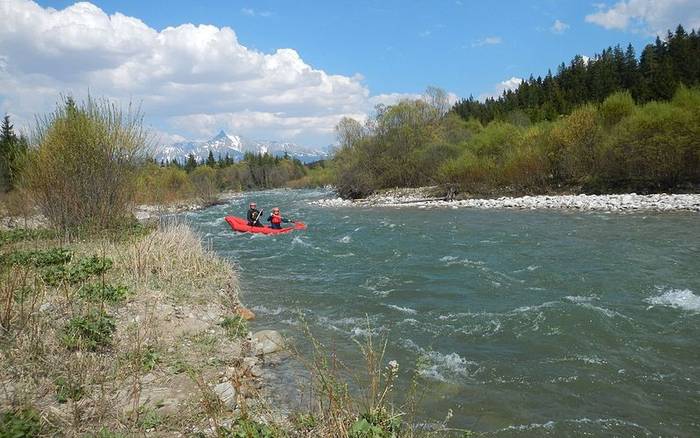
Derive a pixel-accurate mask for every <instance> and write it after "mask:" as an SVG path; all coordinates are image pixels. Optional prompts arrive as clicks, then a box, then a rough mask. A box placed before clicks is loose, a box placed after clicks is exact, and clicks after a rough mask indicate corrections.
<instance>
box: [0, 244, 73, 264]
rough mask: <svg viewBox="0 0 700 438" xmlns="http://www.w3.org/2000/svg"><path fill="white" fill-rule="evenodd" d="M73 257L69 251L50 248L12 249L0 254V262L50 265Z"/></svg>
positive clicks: (67, 260) (62, 262) (65, 261)
mask: <svg viewBox="0 0 700 438" xmlns="http://www.w3.org/2000/svg"><path fill="white" fill-rule="evenodd" d="M72 257H73V253H72V252H71V251H68V250H65V249H62V248H51V249H47V250H39V251H14V252H11V253H9V254H5V255H2V256H0V264H5V265H22V266H34V267H42V266H51V265H62V264H64V263H68V262H69V261H70V259H71V258H72Z"/></svg>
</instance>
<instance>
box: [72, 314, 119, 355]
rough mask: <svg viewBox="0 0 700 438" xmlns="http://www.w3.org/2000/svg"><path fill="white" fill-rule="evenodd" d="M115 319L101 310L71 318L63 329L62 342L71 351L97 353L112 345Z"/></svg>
mask: <svg viewBox="0 0 700 438" xmlns="http://www.w3.org/2000/svg"><path fill="white" fill-rule="evenodd" d="M115 329H116V325H115V323H114V318H113V317H112V316H110V315H108V314H107V313H106V312H104V311H101V310H91V311H89V312H88V313H87V314H85V315H80V316H75V317H73V318H71V319H70V320H69V321H68V322H67V323H66V325H65V327H64V328H63V332H62V334H61V342H62V343H63V345H64V346H65V347H66V348H68V349H70V350H88V351H96V350H98V349H99V348H102V347H107V346H109V345H111V343H112V334H113V333H114V330H115Z"/></svg>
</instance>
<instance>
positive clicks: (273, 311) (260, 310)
mask: <svg viewBox="0 0 700 438" xmlns="http://www.w3.org/2000/svg"><path fill="white" fill-rule="evenodd" d="M252 310H254V311H255V312H257V313H262V314H265V315H279V314H280V313H282V312H284V309H283V308H281V307H277V308H276V309H268V308H267V307H265V306H262V305H259V306H254V307H253V308H252Z"/></svg>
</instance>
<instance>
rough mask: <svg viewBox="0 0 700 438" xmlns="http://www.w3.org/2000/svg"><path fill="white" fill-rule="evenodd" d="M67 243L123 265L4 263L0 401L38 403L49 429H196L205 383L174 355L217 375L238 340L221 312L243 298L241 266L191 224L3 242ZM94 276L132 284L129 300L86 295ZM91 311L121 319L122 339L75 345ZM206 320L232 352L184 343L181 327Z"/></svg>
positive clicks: (34, 246)
mask: <svg viewBox="0 0 700 438" xmlns="http://www.w3.org/2000/svg"><path fill="white" fill-rule="evenodd" d="M62 237H63V236H62ZM56 246H62V247H64V248H67V249H69V250H70V251H72V252H73V260H72V261H71V262H70V263H69V264H68V265H66V266H69V267H75V266H78V265H79V261H80V260H83V258H85V257H89V256H98V257H99V259H110V260H112V261H113V267H112V268H111V269H109V270H107V271H106V272H103V273H100V274H97V275H94V276H93V277H91V278H90V279H88V280H84V281H81V282H78V283H75V284H72V283H70V282H69V281H61V282H59V283H58V284H57V285H53V286H52V285H49V284H47V283H46V282H45V281H44V274H43V273H44V271H43V270H42V269H43V268H35V267H33V266H17V265H15V266H6V265H5V266H3V265H2V264H1V263H0V363H1V364H2V366H1V367H0V410H1V411H8V410H9V411H17V412H19V410H20V409H21V408H23V407H31V408H32V409H35V410H37V411H38V412H39V415H40V418H41V425H42V426H41V434H46V435H51V434H53V433H55V432H56V431H60V432H61V433H62V434H67V435H82V434H84V433H91V432H92V433H94V432H97V431H98V430H99V429H101V428H102V427H106V428H107V429H108V430H116V431H122V432H130V433H143V432H144V431H145V430H148V429H155V430H162V431H166V430H190V431H192V430H193V429H192V428H193V427H196V425H197V424H198V422H199V421H205V418H206V413H205V412H204V411H203V409H202V406H201V404H199V403H198V401H197V400H198V398H199V394H198V392H197V391H196V385H194V383H193V382H192V380H191V379H189V378H187V377H186V375H184V374H178V373H179V371H177V372H176V371H172V369H173V362H174V360H175V358H176V357H177V358H178V359H179V360H180V361H183V362H184V363H185V365H184V366H185V367H187V368H188V369H192V370H195V372H196V373H198V374H199V375H201V376H204V378H206V379H207V381H211V379H213V378H215V377H216V376H217V375H218V373H219V370H220V368H221V366H222V364H223V365H225V364H226V360H227V357H226V356H225V355H226V354H230V352H231V351H234V352H235V351H236V346H235V345H234V343H233V341H231V340H228V339H227V338H226V336H225V334H224V329H223V328H221V327H218V326H217V325H216V319H217V318H218V315H223V314H226V313H227V312H228V311H230V310H229V309H231V303H237V301H238V283H237V279H236V276H235V274H234V271H233V269H232V266H231V265H230V264H228V263H227V262H225V261H223V260H221V259H218V258H216V257H215V256H214V255H213V253H212V252H211V251H208V250H207V249H205V248H204V247H203V246H202V244H201V241H200V240H199V238H198V236H197V235H196V234H195V233H194V232H193V231H192V230H191V229H190V228H188V227H187V226H186V225H183V224H174V225H167V226H164V227H162V228H161V229H158V230H155V231H153V232H151V233H150V234H148V235H146V236H141V235H137V236H134V237H131V238H126V239H124V238H122V239H120V241H116V242H115V241H113V240H109V239H106V238H95V237H92V238H89V239H86V240H76V239H74V238H73V239H72V240H66V239H65V238H61V239H53V240H32V241H20V242H15V243H9V244H6V245H4V246H0V253H5V254H8V253H10V252H13V251H22V250H42V249H47V248H53V247H56ZM88 281H92V282H94V281H97V282H98V283H101V284H120V285H125V286H127V287H128V290H129V295H128V299H127V301H126V302H120V303H110V302H107V301H104V300H102V301H98V302H93V301H89V300H86V299H82V298H80V293H79V292H80V288H81V287H82V286H83V284H86V283H87V282H88ZM202 303H204V304H202ZM91 312H92V313H95V312H97V313H98V314H99V312H104V314H105V315H107V316H108V317H110V318H112V319H113V321H114V324H115V326H116V329H115V330H114V333H113V334H112V337H111V342H110V343H109V345H107V346H104V347H98V348H95V349H94V350H92V349H88V348H83V347H77V348H67V347H66V344H65V342H64V341H63V337H64V334H65V330H66V328H65V327H66V326H67V324H68V322H69V321H71V320H74V319H75V318H81V317H83V316H85V315H90V314H92V313H91ZM195 330H204V331H206V332H207V334H208V335H209V336H212V337H215V338H219V339H220V342H219V343H218V345H219V346H220V348H221V351H211V352H210V353H211V355H212V356H211V357H200V354H199V352H198V349H197V348H186V347H183V346H181V345H178V341H179V339H181V338H180V337H178V336H176V335H177V334H178V333H180V334H183V335H184V334H186V333H188V332H190V331H195ZM210 332H211V333H210ZM219 332H220V333H219ZM79 345H80V344H79ZM212 357H215V360H211V359H212ZM229 359H230V358H229ZM178 389H181V390H184V393H183V394H179V393H176V391H177V390H178ZM163 394H164V395H163ZM176 396H177V397H179V398H178V400H177V403H174V402H173V403H171V404H172V405H168V403H169V402H168V400H167V398H173V397H176ZM159 397H164V398H166V400H165V402H163V401H161V400H160V399H159ZM163 403H165V404H166V406H165V407H163ZM182 418H187V419H188V422H187V424H183V423H182V422H181V419H182ZM204 425H205V426H206V421H205V423H204ZM1 429H2V425H0V430H1ZM166 435H167V434H166Z"/></svg>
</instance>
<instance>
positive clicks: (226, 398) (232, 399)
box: [214, 382, 236, 410]
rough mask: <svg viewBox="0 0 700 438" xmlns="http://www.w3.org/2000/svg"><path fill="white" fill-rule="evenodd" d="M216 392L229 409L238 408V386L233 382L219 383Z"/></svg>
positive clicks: (215, 388)
mask: <svg viewBox="0 0 700 438" xmlns="http://www.w3.org/2000/svg"><path fill="white" fill-rule="evenodd" d="M214 392H215V393H216V395H217V397H219V400H221V402H222V403H223V404H225V405H226V406H227V407H228V408H229V409H231V410H234V409H236V388H234V387H233V385H232V384H231V382H224V383H219V384H218V385H216V386H215V387H214Z"/></svg>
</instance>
